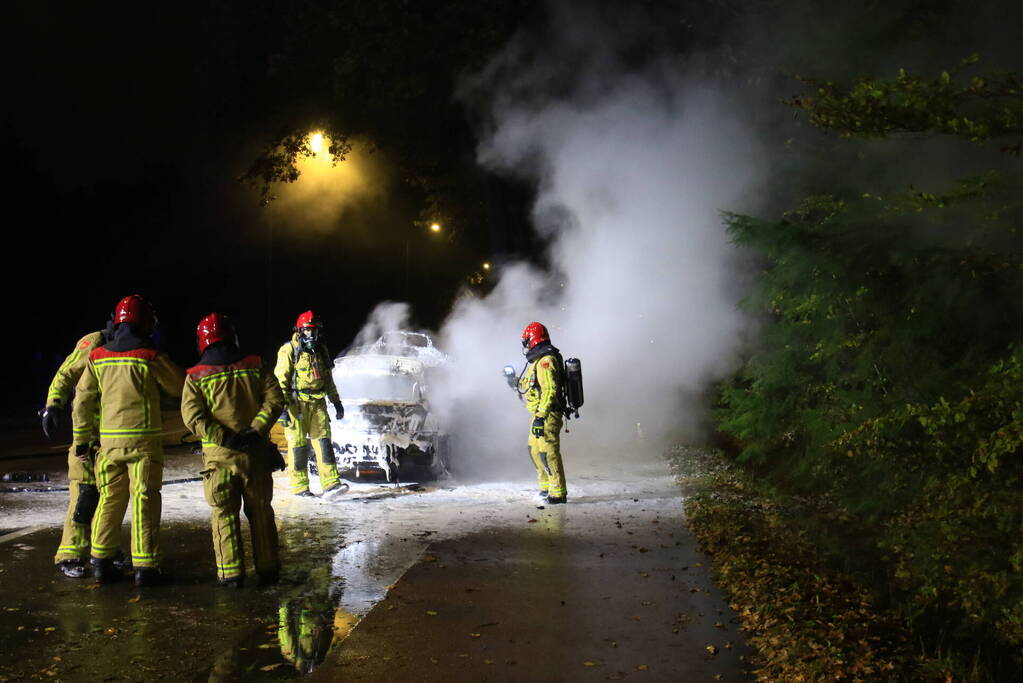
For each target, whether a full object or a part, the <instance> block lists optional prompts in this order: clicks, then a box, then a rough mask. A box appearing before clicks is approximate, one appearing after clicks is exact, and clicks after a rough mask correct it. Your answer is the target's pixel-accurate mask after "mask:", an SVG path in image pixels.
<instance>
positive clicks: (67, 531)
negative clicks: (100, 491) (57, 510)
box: [53, 446, 96, 564]
mask: <svg viewBox="0 0 1023 683" xmlns="http://www.w3.org/2000/svg"><path fill="white" fill-rule="evenodd" d="M67 478H68V491H69V492H70V496H69V499H68V504H67V513H66V514H65V515H64V534H63V535H62V536H61V538H60V545H59V546H57V554H56V555H55V556H54V558H53V563H54V564H57V563H59V562H62V561H64V560H87V559H89V532H90V528H89V525H88V524H80V523H78V522H76V521H75V520H74V514H75V508H76V507H78V494H79V491H80V490H81V486H82V485H83V484H90V485H95V484H96V477H95V474H94V473H93V471H92V462H85V463H83V462H82V461H81V460H79V459H78V458H76V457H75V447H74V446H71V450H69V451H68V455H67Z"/></svg>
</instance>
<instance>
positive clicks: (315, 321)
mask: <svg viewBox="0 0 1023 683" xmlns="http://www.w3.org/2000/svg"><path fill="white" fill-rule="evenodd" d="M303 327H320V319H319V318H317V317H316V315H315V314H314V313H313V312H312V311H306V312H305V313H303V314H302V315H300V316H298V320H296V321H295V329H296V330H298V331H299V332H301V331H302V328H303Z"/></svg>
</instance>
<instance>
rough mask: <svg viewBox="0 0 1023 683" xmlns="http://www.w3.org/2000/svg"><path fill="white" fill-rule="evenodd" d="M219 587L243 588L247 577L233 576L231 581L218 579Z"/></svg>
mask: <svg viewBox="0 0 1023 683" xmlns="http://www.w3.org/2000/svg"><path fill="white" fill-rule="evenodd" d="M217 585H218V586H220V587H221V588H241V587H242V586H244V585H245V577H244V576H232V577H231V578H230V579H217Z"/></svg>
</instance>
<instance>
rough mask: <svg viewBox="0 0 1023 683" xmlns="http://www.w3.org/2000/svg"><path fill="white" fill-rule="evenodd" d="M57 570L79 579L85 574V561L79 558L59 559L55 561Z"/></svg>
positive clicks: (71, 577) (70, 577)
mask: <svg viewBox="0 0 1023 683" xmlns="http://www.w3.org/2000/svg"><path fill="white" fill-rule="evenodd" d="M57 571H59V572H60V573H61V574H63V575H64V576H66V577H68V578H69V579H80V578H82V577H83V576H85V563H84V562H82V561H81V560H79V559H74V560H61V561H60V562H58V563H57Z"/></svg>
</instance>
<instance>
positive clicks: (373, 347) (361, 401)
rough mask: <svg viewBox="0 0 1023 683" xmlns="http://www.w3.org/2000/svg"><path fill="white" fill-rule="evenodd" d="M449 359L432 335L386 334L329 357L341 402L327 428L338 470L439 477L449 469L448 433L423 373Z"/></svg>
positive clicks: (394, 477)
mask: <svg viewBox="0 0 1023 683" xmlns="http://www.w3.org/2000/svg"><path fill="white" fill-rule="evenodd" d="M445 363H446V357H445V356H444V354H442V353H441V352H440V351H438V350H437V349H436V348H435V347H434V346H433V342H432V340H431V339H430V338H429V337H428V336H426V335H424V334H419V333H413V332H389V333H386V334H384V335H383V336H382V337H380V339H378V340H377V341H376V342H375V343H373V344H369V345H367V346H362V347H358V348H354V349H351V350H350V351H348V352H347V353H346V354H344V355H343V356H339V357H338V358H337V359H336V360H335V361H334V370H333V373H334V382H335V383H336V384H337V387H338V390H339V391H340V393H341V397H342V401H343V403H344V407H345V416H344V419H343V420H332V421H331V424H330V432H331V435H332V438H333V441H334V452H335V453H336V455H337V463H338V470H339V471H340V472H341V475H342V476H343V477H345V478H347V479H352V480H360V479H367V478H375V479H381V478H384V479H386V480H387V481H409V480H415V481H421V480H425V479H437V478H439V477H442V476H444V475H445V474H446V473H447V467H446V463H445V459H446V451H447V442H448V437H447V435H446V434H444V433H443V432H442V430H441V429H440V427H439V426H438V425H437V423H436V421H435V419H434V417H433V415H432V414H431V413H430V406H429V402H428V400H427V378H428V376H429V375H431V374H432V373H434V372H436V371H438V370H439V369H440V368H441V367H442V366H443V365H444V364H445Z"/></svg>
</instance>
